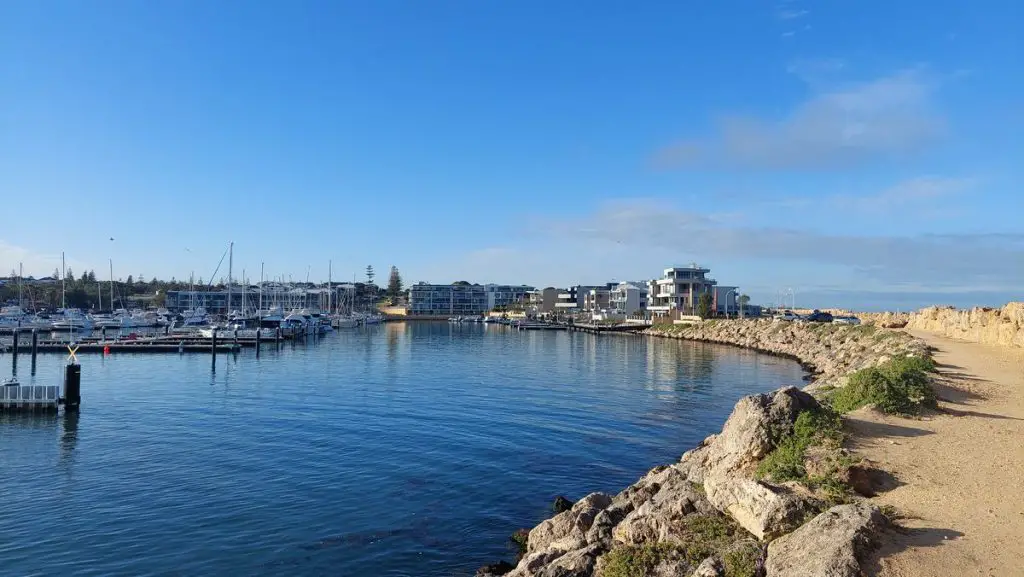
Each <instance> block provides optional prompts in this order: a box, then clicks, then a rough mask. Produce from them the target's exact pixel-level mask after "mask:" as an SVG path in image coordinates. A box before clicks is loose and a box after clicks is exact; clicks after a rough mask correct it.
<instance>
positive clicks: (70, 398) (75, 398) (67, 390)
mask: <svg viewBox="0 0 1024 577" xmlns="http://www.w3.org/2000/svg"><path fill="white" fill-rule="evenodd" d="M81 404H82V366H81V365H79V364H77V363H69V364H68V365H67V366H66V367H64V408H65V410H66V409H77V408H78V407H79V405H81Z"/></svg>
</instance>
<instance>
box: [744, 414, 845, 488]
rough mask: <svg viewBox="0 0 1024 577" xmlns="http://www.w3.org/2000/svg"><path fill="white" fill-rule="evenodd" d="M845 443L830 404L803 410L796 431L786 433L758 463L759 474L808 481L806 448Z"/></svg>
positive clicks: (832, 446)
mask: <svg viewBox="0 0 1024 577" xmlns="http://www.w3.org/2000/svg"><path fill="white" fill-rule="evenodd" d="M842 442H843V431H842V422H841V421H840V419H839V415H837V414H836V413H835V412H834V411H832V410H830V409H829V408H827V407H821V408H820V409H815V410H807V411H803V412H801V413H800V414H799V415H798V416H797V418H796V422H795V423H794V424H793V430H792V431H788V432H785V433H783V434H782V436H781V438H780V439H778V441H777V443H776V446H775V449H774V450H773V451H772V452H771V453H769V454H768V456H767V457H765V458H764V459H763V460H762V461H761V464H760V465H758V467H757V477H758V478H762V479H763V478H770V479H771V480H773V481H776V482H782V481H807V470H806V468H805V466H804V462H805V457H806V453H807V449H808V448H810V447H811V446H814V445H819V446H827V447H830V448H836V449H838V448H839V445H840V444H841V443H842Z"/></svg>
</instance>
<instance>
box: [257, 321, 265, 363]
mask: <svg viewBox="0 0 1024 577" xmlns="http://www.w3.org/2000/svg"><path fill="white" fill-rule="evenodd" d="M262 331H263V329H261V328H259V327H256V358H259V356H260V333H261V332H262Z"/></svg>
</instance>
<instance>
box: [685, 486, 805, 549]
mask: <svg viewBox="0 0 1024 577" xmlns="http://www.w3.org/2000/svg"><path fill="white" fill-rule="evenodd" d="M704 488H705V489H706V491H707V497H708V500H709V501H710V502H711V504H712V505H714V506H715V507H717V508H718V510H720V511H722V512H724V513H727V514H728V515H729V516H731V517H732V518H733V519H734V520H735V521H736V523H737V524H739V526H740V527H743V528H744V529H746V530H747V531H749V532H750V533H751V534H752V535H754V536H755V537H757V538H758V539H771V538H774V537H777V536H779V535H784V534H785V533H788V532H789V531H792V530H793V529H795V528H797V527H799V526H800V524H801V523H802V522H803V521H804V519H805V518H806V517H807V516H808V515H809V514H811V513H813V512H814V510H815V505H816V503H815V501H814V500H812V499H811V498H809V497H808V496H806V495H802V494H800V493H797V492H796V491H793V490H791V489H790V488H788V487H784V486H776V485H769V484H768V483H763V482H760V481H755V480H754V479H747V478H744V477H736V476H714V477H709V478H708V479H706V480H705V481H704Z"/></svg>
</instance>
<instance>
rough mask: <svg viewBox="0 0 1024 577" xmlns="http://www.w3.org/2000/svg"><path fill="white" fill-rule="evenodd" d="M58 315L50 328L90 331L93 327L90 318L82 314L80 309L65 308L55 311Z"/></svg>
mask: <svg viewBox="0 0 1024 577" xmlns="http://www.w3.org/2000/svg"><path fill="white" fill-rule="evenodd" d="M57 312H58V313H59V314H60V316H58V317H57V320H55V321H54V322H53V324H52V325H51V328H52V329H53V330H55V331H83V332H84V331H91V330H92V328H93V322H92V319H91V318H89V316H88V315H86V314H84V313H83V312H82V311H81V309H76V308H66V309H61V310H59V311H57Z"/></svg>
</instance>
